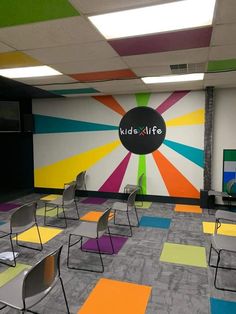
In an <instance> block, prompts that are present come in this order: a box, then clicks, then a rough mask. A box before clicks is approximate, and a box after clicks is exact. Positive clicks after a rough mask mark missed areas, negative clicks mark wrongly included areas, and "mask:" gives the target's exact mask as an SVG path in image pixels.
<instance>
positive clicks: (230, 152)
mask: <svg viewBox="0 0 236 314" xmlns="http://www.w3.org/2000/svg"><path fill="white" fill-rule="evenodd" d="M224 161H236V149H225V150H224Z"/></svg>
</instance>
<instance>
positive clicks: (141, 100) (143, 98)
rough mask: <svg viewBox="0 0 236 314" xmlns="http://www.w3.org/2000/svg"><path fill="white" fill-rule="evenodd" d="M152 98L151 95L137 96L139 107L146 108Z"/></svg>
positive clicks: (142, 94)
mask: <svg viewBox="0 0 236 314" xmlns="http://www.w3.org/2000/svg"><path fill="white" fill-rule="evenodd" d="M150 96H151V94H150V93H138V94H135V97H136V102H137V105H138V107H146V106H147V105H148V102H149V98H150Z"/></svg>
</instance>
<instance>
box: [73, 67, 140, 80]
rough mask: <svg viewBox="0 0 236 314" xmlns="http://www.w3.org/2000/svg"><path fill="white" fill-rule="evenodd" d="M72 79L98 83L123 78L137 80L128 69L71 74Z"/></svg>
mask: <svg viewBox="0 0 236 314" xmlns="http://www.w3.org/2000/svg"><path fill="white" fill-rule="evenodd" d="M70 76H71V77H72V78H74V79H75V80H78V81H87V82H88V81H89V82H94V81H99V80H115V79H123V78H137V76H136V75H135V74H134V72H133V71H131V70H129V69H124V70H115V71H101V72H89V73H77V74H71V75H70Z"/></svg>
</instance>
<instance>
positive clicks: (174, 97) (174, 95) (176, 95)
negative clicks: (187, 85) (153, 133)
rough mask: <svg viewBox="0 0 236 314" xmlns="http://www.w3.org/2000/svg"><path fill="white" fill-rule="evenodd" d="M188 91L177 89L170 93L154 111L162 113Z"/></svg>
mask: <svg viewBox="0 0 236 314" xmlns="http://www.w3.org/2000/svg"><path fill="white" fill-rule="evenodd" d="M188 93H189V91H177V92H174V93H172V94H171V95H170V96H169V97H168V98H167V99H166V100H165V101H164V102H163V103H162V104H160V106H158V107H157V109H156V111H157V112H159V113H160V114H162V113H163V112H165V111H166V110H168V109H169V108H170V107H172V106H173V105H175V104H176V103H177V101H179V100H180V99H181V98H183V97H184V96H186V95H187V94H188Z"/></svg>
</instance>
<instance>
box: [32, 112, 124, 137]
mask: <svg viewBox="0 0 236 314" xmlns="http://www.w3.org/2000/svg"><path fill="white" fill-rule="evenodd" d="M34 123H35V133H36V134H45V133H66V132H89V131H95V132H97V131H107V130H109V131H110V130H118V127H117V126H114V125H107V124H99V123H92V122H84V121H76V120H71V119H63V118H57V117H50V116H42V115H37V114H36V115H34Z"/></svg>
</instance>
